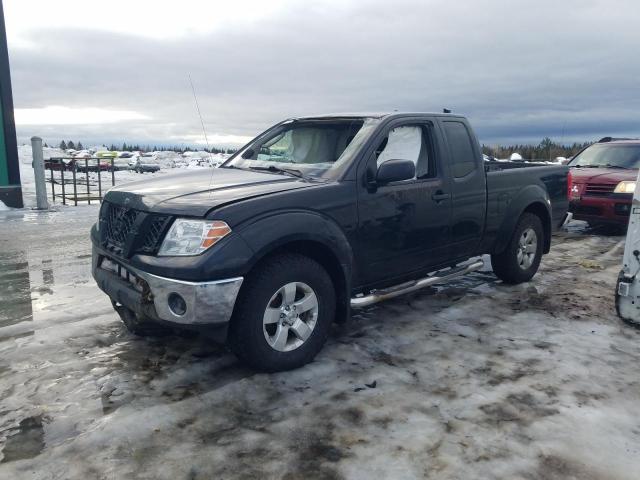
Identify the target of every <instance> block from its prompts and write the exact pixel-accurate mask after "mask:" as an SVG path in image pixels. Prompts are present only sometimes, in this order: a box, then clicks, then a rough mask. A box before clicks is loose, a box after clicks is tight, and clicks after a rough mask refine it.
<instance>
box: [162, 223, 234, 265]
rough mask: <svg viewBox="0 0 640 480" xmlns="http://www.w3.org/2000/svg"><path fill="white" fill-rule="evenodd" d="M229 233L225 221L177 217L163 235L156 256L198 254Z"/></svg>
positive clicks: (229, 229) (229, 230)
mask: <svg viewBox="0 0 640 480" xmlns="http://www.w3.org/2000/svg"><path fill="white" fill-rule="evenodd" d="M230 233H231V228H229V225H227V224H226V223H225V222H220V221H217V220H189V219H186V218H178V219H177V220H176V221H175V222H173V225H171V228H170V229H169V231H168V232H167V235H166V236H165V237H164V241H163V242H162V246H161V247H160V250H159V251H158V256H162V257H169V256H178V255H199V254H201V253H202V252H204V251H205V250H207V249H208V248H210V247H212V246H213V245H215V244H216V243H217V242H218V241H220V240H222V239H223V238H224V237H226V236H227V235H229V234H230Z"/></svg>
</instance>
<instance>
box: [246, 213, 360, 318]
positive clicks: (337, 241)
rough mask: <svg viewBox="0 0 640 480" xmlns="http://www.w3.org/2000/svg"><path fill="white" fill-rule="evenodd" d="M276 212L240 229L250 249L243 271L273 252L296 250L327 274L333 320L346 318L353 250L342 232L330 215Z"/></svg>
mask: <svg viewBox="0 0 640 480" xmlns="http://www.w3.org/2000/svg"><path fill="white" fill-rule="evenodd" d="M283 215H285V214H283ZM279 216H280V214H278V215H275V216H273V215H270V216H269V217H266V218H263V219H260V220H258V221H256V222H254V223H252V224H251V225H249V226H247V227H245V228H243V229H242V231H241V232H240V234H241V235H242V237H243V239H244V240H245V242H246V243H247V244H248V245H249V247H250V248H251V249H252V250H253V251H254V255H253V257H252V258H251V259H250V261H249V262H248V263H247V269H246V272H245V275H247V276H248V275H250V274H251V271H253V270H254V269H255V268H256V267H258V266H259V265H260V264H261V263H263V262H264V261H266V260H267V259H269V258H272V257H273V256H275V255H280V254H285V253H297V254H300V255H304V256H306V257H309V258H311V259H313V260H314V261H316V262H318V263H319V264H320V265H322V267H323V268H324V269H325V270H326V271H327V273H328V274H329V276H330V277H331V281H332V282H333V285H334V290H335V293H336V321H338V322H340V323H342V322H344V321H346V319H347V318H348V317H349V313H350V306H349V305H350V302H349V301H350V292H351V277H352V267H353V252H352V250H351V245H350V243H349V242H348V240H347V238H346V236H345V234H344V232H343V231H342V229H340V227H338V225H337V224H336V223H335V222H334V221H332V220H331V219H329V218H327V217H325V216H324V215H320V214H317V213H313V212H309V213H307V212H287V213H286V219H285V218H281V219H280V218H278V217H279ZM273 225H277V228H275V229H274V228H273Z"/></svg>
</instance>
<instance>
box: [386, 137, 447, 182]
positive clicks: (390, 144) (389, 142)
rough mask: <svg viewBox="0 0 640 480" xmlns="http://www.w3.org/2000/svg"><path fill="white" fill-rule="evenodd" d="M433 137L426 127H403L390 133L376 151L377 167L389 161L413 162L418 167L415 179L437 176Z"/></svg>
mask: <svg viewBox="0 0 640 480" xmlns="http://www.w3.org/2000/svg"><path fill="white" fill-rule="evenodd" d="M431 146H432V145H431V136H430V134H429V131H428V127H426V126H424V125H403V126H402V127H396V128H394V129H392V130H390V131H389V135H387V137H386V138H385V139H384V140H383V141H382V142H381V143H380V145H379V146H378V148H377V149H376V155H377V160H376V163H377V166H378V167H379V166H380V165H382V164H383V163H384V162H386V161H387V160H411V161H412V162H413V163H415V165H416V176H415V177H414V178H430V177H434V176H435V162H434V160H435V158H434V155H433V149H432V148H431Z"/></svg>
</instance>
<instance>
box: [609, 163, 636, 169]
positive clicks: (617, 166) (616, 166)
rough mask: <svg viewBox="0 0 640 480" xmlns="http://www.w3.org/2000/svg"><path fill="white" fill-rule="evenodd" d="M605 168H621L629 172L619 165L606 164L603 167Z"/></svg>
mask: <svg viewBox="0 0 640 480" xmlns="http://www.w3.org/2000/svg"><path fill="white" fill-rule="evenodd" d="M604 167H605V168H621V169H623V170H631V169H630V168H628V167H623V166H621V165H611V164H610V163H607V164H606V165H604Z"/></svg>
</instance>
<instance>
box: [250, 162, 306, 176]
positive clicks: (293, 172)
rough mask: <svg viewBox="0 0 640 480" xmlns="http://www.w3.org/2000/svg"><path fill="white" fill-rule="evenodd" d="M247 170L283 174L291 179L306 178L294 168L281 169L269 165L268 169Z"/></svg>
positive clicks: (257, 167) (253, 168) (252, 168)
mask: <svg viewBox="0 0 640 480" xmlns="http://www.w3.org/2000/svg"><path fill="white" fill-rule="evenodd" d="M249 168H250V169H251V170H262V171H265V172H273V173H284V174H286V175H290V176H292V177H298V178H306V177H305V176H304V174H303V173H302V172H301V171H300V170H297V169H295V168H281V167H276V166H275V165H269V166H268V167H262V166H253V167H249Z"/></svg>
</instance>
